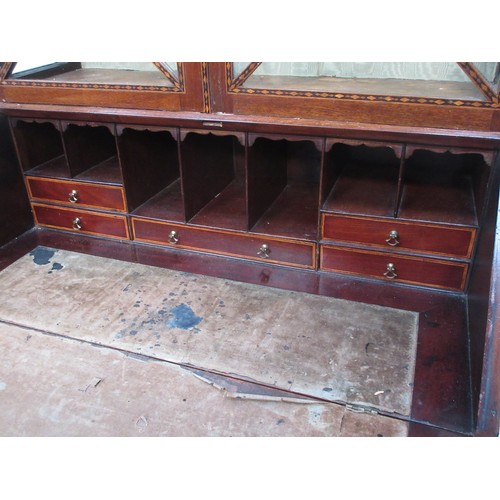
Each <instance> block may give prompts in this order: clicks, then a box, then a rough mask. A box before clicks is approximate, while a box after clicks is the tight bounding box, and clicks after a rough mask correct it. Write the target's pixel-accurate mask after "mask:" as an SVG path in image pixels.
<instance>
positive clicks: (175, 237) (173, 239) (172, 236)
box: [168, 231, 179, 245]
mask: <svg viewBox="0 0 500 500" xmlns="http://www.w3.org/2000/svg"><path fill="white" fill-rule="evenodd" d="M168 242H169V243H172V244H173V245H175V244H176V243H178V242H179V233H177V231H170V233H169V234H168Z"/></svg>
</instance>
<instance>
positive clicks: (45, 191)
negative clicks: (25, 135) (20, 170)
mask: <svg viewBox="0 0 500 500" xmlns="http://www.w3.org/2000/svg"><path fill="white" fill-rule="evenodd" d="M27 185H28V192H29V194H30V197H31V198H32V199H35V200H40V201H49V202H50V201H51V202H56V203H64V204H73V205H75V206H79V207H80V206H81V207H86V208H87V207H88V208H102V209H109V210H116V211H118V212H125V211H126V206H125V197H124V193H123V189H122V188H121V187H116V186H103V185H102V184H91V183H86V182H76V181H69V182H68V181H62V180H55V179H41V178H37V177H27ZM74 191H75V192H76V193H74Z"/></svg>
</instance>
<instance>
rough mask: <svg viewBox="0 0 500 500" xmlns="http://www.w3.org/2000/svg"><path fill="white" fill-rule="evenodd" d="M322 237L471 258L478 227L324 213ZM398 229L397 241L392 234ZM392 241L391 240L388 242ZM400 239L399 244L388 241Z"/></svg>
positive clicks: (338, 240)
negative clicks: (391, 236)
mask: <svg viewBox="0 0 500 500" xmlns="http://www.w3.org/2000/svg"><path fill="white" fill-rule="evenodd" d="M322 228H323V231H322V234H323V239H325V240H331V241H337V242H345V243H356V244H361V245H369V246H374V247H380V248H386V249H391V248H392V249H395V250H398V251H400V250H402V251H414V252H422V253H428V254H436V255H443V256H450V257H461V258H465V259H468V258H470V256H471V253H472V248H473V245H474V237H475V233H476V229H475V228H465V227H464V228H462V227H457V226H438V225H430V224H418V223H414V222H401V221H398V220H391V221H388V220H384V219H383V220H378V219H370V218H365V217H351V216H338V215H330V214H323V224H322ZM392 231H397V233H398V235H399V237H398V239H397V240H394V239H391V238H390V233H391V232H392ZM387 240H389V242H387ZM396 241H397V242H399V243H398V244H397V245H396V246H391V245H389V243H393V244H394V243H395V242H396Z"/></svg>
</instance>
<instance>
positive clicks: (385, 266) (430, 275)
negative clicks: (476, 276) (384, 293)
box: [320, 245, 468, 290]
mask: <svg viewBox="0 0 500 500" xmlns="http://www.w3.org/2000/svg"><path fill="white" fill-rule="evenodd" d="M320 268H321V269H322V270H325V271H335V272H340V273H346V274H353V275H358V276H365V277H370V278H380V279H383V280H386V281H394V282H400V283H412V284H415V285H424V286H430V287H436V288H444V289H449V290H463V288H464V286H465V280H466V277H467V271H468V266H467V264H465V263H461V262H451V261H445V260H438V259H429V258H424V257H422V258H418V257H408V256H405V255H394V254H391V253H388V252H371V251H362V250H353V249H346V248H343V247H334V246H325V245H323V246H322V247H321V264H320Z"/></svg>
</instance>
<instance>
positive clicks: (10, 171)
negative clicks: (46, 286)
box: [0, 114, 33, 246]
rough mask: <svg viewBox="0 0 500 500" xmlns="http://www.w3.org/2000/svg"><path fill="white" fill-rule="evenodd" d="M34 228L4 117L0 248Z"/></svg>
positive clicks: (0, 147) (0, 153) (0, 129)
mask: <svg viewBox="0 0 500 500" xmlns="http://www.w3.org/2000/svg"><path fill="white" fill-rule="evenodd" d="M32 226H33V217H32V215H31V210H30V205H29V201H28V196H27V194H26V189H25V186H24V182H23V176H22V173H21V169H20V168H19V164H18V161H17V158H16V153H15V150H14V145H13V142H12V137H11V135H10V131H9V125H8V123H7V118H6V117H5V116H4V115H1V114H0V246H1V245H4V244H5V243H7V242H8V241H9V240H11V239H12V238H15V237H16V236H19V235H20V234H21V233H23V232H24V231H27V230H28V229H30V228H31V227H32Z"/></svg>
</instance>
